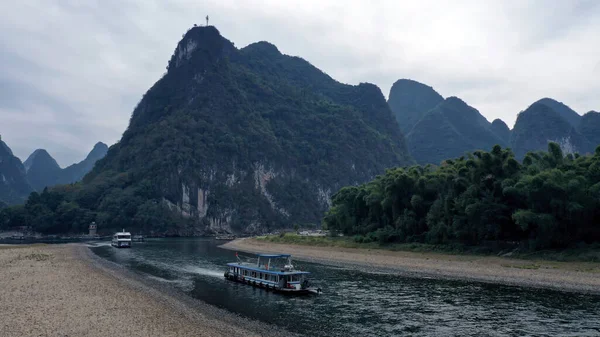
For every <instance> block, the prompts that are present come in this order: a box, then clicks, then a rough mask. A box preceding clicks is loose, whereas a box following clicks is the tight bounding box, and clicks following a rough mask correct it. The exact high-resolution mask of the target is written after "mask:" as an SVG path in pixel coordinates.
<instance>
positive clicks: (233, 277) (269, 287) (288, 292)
mask: <svg viewBox="0 0 600 337" xmlns="http://www.w3.org/2000/svg"><path fill="white" fill-rule="evenodd" d="M224 276H225V278H226V279H228V280H230V281H233V282H237V283H243V284H246V285H249V286H252V287H256V288H263V289H265V290H267V291H273V292H276V293H280V294H286V295H317V294H321V288H305V289H288V288H280V287H278V286H273V285H270V284H268V283H263V282H256V281H251V280H249V279H244V278H241V277H238V276H237V275H234V274H232V273H230V272H228V271H227V272H225V275H224Z"/></svg>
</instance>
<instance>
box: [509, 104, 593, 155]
mask: <svg viewBox="0 0 600 337" xmlns="http://www.w3.org/2000/svg"><path fill="white" fill-rule="evenodd" d="M548 142H557V143H559V144H560V146H561V147H562V149H563V151H564V152H567V153H576V152H577V153H586V152H590V151H593V147H594V146H593V145H592V144H591V143H590V142H589V141H588V140H587V139H585V138H584V137H583V136H582V135H581V134H580V133H579V132H577V130H576V129H575V127H573V126H572V125H571V124H570V123H569V122H568V121H567V120H566V119H564V118H562V117H561V115H560V114H559V113H558V112H556V111H555V110H553V109H552V108H551V107H550V106H548V105H546V104H544V103H539V102H537V103H534V104H532V105H531V106H530V107H529V108H527V109H526V110H525V111H523V112H521V113H519V115H518V116H517V122H516V123H515V127H514V129H513V130H512V135H511V144H510V146H511V148H512V149H513V151H514V153H515V156H516V157H517V159H519V160H521V159H523V158H524V157H525V154H526V153H527V152H529V151H538V150H540V149H542V148H544V147H546V146H548V145H547V144H548ZM595 145H596V146H597V145H599V144H595Z"/></svg>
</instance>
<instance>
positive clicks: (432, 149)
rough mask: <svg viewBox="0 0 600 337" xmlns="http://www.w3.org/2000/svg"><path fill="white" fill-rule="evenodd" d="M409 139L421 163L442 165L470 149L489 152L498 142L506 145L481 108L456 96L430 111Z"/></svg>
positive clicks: (413, 151)
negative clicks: (493, 130)
mask: <svg viewBox="0 0 600 337" xmlns="http://www.w3.org/2000/svg"><path fill="white" fill-rule="evenodd" d="M407 141H408V146H409V149H410V152H411V154H412V155H413V157H414V158H415V160H416V161H417V162H418V163H420V164H439V163H440V162H441V161H443V160H445V159H449V158H455V157H459V156H461V155H464V154H465V153H466V152H472V151H475V150H487V151H489V150H490V149H491V148H492V147H493V146H494V145H496V144H502V145H504V144H505V143H504V141H503V140H501V139H500V138H499V137H498V136H496V134H494V133H493V132H492V131H491V125H490V123H489V122H488V121H487V120H486V119H485V117H483V116H482V115H481V114H480V113H479V111H477V110H476V109H474V108H472V107H470V106H469V105H467V104H466V103H465V102H463V101H462V100H461V99H459V98H456V97H449V98H447V99H446V100H444V101H443V102H442V103H440V104H438V105H437V106H436V107H435V108H434V109H432V110H430V111H429V112H427V113H426V114H425V116H424V117H422V118H421V120H419V122H418V123H417V124H416V125H415V126H414V127H413V129H412V130H411V132H410V133H409V134H408V135H407Z"/></svg>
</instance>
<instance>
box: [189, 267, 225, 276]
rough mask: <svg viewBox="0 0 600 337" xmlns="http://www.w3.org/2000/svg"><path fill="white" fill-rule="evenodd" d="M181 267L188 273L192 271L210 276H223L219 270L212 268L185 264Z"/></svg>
mask: <svg viewBox="0 0 600 337" xmlns="http://www.w3.org/2000/svg"><path fill="white" fill-rule="evenodd" d="M182 269H184V270H185V271H186V272H188V273H193V274H200V275H206V276H212V277H223V272H220V271H217V270H214V269H208V268H202V267H198V266H192V265H188V266H185V267H184V268H182Z"/></svg>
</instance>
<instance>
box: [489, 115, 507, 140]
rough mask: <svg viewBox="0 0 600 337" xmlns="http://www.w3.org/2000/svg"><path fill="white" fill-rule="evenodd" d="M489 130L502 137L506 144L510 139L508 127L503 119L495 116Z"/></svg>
mask: <svg viewBox="0 0 600 337" xmlns="http://www.w3.org/2000/svg"><path fill="white" fill-rule="evenodd" d="M490 130H491V131H492V132H493V133H494V134H496V136H498V137H499V138H500V139H502V140H503V141H504V142H505V143H506V144H508V142H509V141H510V129H509V128H508V125H506V123H504V121H503V120H501V119H499V118H496V119H494V120H493V121H492V124H491V126H490Z"/></svg>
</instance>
